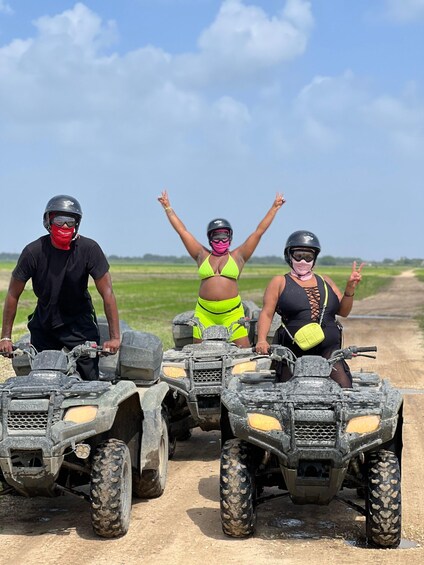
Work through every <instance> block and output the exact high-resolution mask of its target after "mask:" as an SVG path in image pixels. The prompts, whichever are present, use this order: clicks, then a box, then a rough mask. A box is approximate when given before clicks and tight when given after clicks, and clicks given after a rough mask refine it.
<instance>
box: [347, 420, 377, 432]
mask: <svg viewBox="0 0 424 565" xmlns="http://www.w3.org/2000/svg"><path fill="white" fill-rule="evenodd" d="M379 427H380V416H376V415H368V416H357V417H356V418H352V419H351V420H349V422H348V424H347V426H346V433H347V434H369V433H371V432H375V431H376V430H378V428H379Z"/></svg>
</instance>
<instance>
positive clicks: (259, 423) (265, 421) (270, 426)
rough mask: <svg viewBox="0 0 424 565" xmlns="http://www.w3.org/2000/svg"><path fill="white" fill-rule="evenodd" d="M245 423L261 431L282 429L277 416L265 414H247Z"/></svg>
mask: <svg viewBox="0 0 424 565" xmlns="http://www.w3.org/2000/svg"><path fill="white" fill-rule="evenodd" d="M247 423H248V424H249V426H250V427H251V428H254V429H255V430H261V431H262V432H270V431H272V430H277V431H281V430H282V429H283V428H282V427H281V424H280V422H279V420H277V418H274V417H273V416H267V415H266V414H248V415H247Z"/></svg>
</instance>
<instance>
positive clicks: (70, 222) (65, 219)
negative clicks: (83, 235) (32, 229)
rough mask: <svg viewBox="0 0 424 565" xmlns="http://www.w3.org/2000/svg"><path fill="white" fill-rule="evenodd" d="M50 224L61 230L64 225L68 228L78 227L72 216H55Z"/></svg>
mask: <svg viewBox="0 0 424 565" xmlns="http://www.w3.org/2000/svg"><path fill="white" fill-rule="evenodd" d="M50 223H51V224H54V225H55V226H57V227H59V228H62V227H63V226H64V225H66V226H67V227H68V228H74V227H75V226H76V225H77V221H76V219H75V218H73V217H72V216H54V217H53V218H51V220H50Z"/></svg>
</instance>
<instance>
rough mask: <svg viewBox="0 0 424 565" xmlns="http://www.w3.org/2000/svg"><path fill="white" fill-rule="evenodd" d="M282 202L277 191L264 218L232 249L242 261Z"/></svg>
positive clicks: (251, 250) (253, 248)
mask: <svg viewBox="0 0 424 565" xmlns="http://www.w3.org/2000/svg"><path fill="white" fill-rule="evenodd" d="M284 203H285V200H284V198H283V195H282V194H280V193H278V192H277V195H276V197H275V200H274V202H273V203H272V206H271V208H270V209H269V210H268V212H267V213H266V215H265V217H264V219H263V220H262V221H261V222H259V224H258V227H257V228H256V229H255V231H254V232H253V233H252V234H250V235H249V237H248V238H247V239H246V241H245V242H244V243H242V244H241V245H240V246H239V247H237V249H235V250H234V253H237V254H238V255H240V256H241V258H242V259H243V261H244V262H246V261H248V259H250V257H251V256H252V254H253V252H254V251H255V249H256V247H257V246H258V243H259V241H260V239H261V237H262V236H263V234H264V233H265V232H266V230H267V229H268V228H269V226H270V225H271V224H272V222H273V220H274V218H275V216H276V214H277V212H278V210H279V209H280V208H281V206H282V205H283V204H284Z"/></svg>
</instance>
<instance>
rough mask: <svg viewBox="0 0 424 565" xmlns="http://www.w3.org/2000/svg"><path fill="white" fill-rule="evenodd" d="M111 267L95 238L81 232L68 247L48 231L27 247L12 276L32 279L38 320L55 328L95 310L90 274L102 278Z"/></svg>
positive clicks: (23, 280) (23, 279)
mask: <svg viewBox="0 0 424 565" xmlns="http://www.w3.org/2000/svg"><path fill="white" fill-rule="evenodd" d="M108 270H109V263H108V261H107V259H106V257H105V255H104V253H103V251H102V250H101V248H100V246H99V245H98V243H96V242H95V241H94V240H92V239H89V238H87V237H83V236H79V237H78V238H77V239H76V240H75V241H73V242H72V243H71V249H70V250H69V251H64V250H62V249H57V248H56V247H54V246H53V245H52V243H51V240H50V236H49V235H45V236H43V237H40V238H39V239H37V240H35V241H33V242H32V243H29V244H28V245H27V246H26V247H25V248H24V250H23V251H22V253H21V255H20V257H19V259H18V263H17V265H16V267H15V269H14V271H13V273H12V276H13V277H14V278H15V279H18V280H20V281H22V282H27V281H28V280H29V279H32V288H33V290H34V293H35V295H36V296H37V298H38V301H37V309H36V312H37V317H38V320H39V322H40V323H41V325H42V326H45V327H50V328H55V327H58V326H61V325H63V324H67V323H70V322H72V321H74V320H76V319H77V318H78V317H79V316H81V315H82V314H86V313H91V312H93V305H92V302H91V297H90V293H89V292H88V277H89V275H90V276H91V277H92V278H93V279H94V280H97V279H100V278H101V277H102V276H103V275H104V274H105V273H107V271H108Z"/></svg>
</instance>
